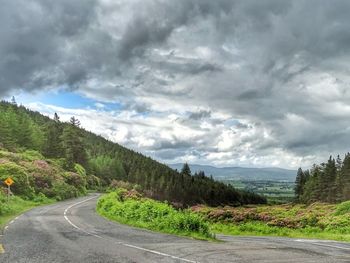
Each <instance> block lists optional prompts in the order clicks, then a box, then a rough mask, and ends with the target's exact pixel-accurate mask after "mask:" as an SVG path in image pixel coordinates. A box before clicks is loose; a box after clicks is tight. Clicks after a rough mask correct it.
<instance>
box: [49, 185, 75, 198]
mask: <svg viewBox="0 0 350 263" xmlns="http://www.w3.org/2000/svg"><path fill="white" fill-rule="evenodd" d="M52 194H53V196H52V197H55V198H56V199H57V200H58V201H60V200H64V199H68V198H72V197H78V196H79V191H78V189H76V188H75V187H74V186H73V185H69V184H67V183H65V182H55V183H54V184H53V188H52Z"/></svg>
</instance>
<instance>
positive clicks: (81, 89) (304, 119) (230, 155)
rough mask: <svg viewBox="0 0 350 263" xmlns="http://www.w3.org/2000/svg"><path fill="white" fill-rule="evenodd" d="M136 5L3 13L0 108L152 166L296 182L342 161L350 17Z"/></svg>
mask: <svg viewBox="0 0 350 263" xmlns="http://www.w3.org/2000/svg"><path fill="white" fill-rule="evenodd" d="M139 4H140V1H137V0H135V1H119V2H118V1H116V2H111V1H103V0H96V1H74V2H69V1H62V2H61V1H60V2H52V3H51V2H43V1H33V2H26V1H10V2H4V3H3V8H2V9H1V10H0V14H1V15H0V22H1V23H0V32H1V34H2V43H1V44H0V54H1V55H2V57H3V58H4V59H3V60H2V61H1V62H0V76H1V78H0V87H1V88H0V99H9V98H11V97H12V96H15V97H16V99H17V101H18V103H19V104H23V105H24V106H26V107H28V108H29V109H31V110H35V111H39V112H40V113H42V114H44V115H48V116H50V117H51V118H52V115H53V113H54V112H57V113H58V115H59V116H60V117H61V118H62V120H63V121H67V120H68V118H70V117H71V116H75V117H77V118H78V119H79V120H80V121H81V124H82V127H84V128H85V129H87V130H89V131H91V132H94V133H96V134H99V135H101V136H103V137H105V138H107V139H109V140H111V141H113V142H116V143H119V144H121V145H123V146H125V147H127V148H130V149H133V150H136V151H139V152H141V153H143V154H145V155H147V156H150V157H152V158H154V159H155V160H157V161H160V162H162V163H169V162H173V163H184V162H188V163H200V164H206V165H211V166H217V167H223V166H229V167H232V166H237V167H247V168H259V167H278V168H283V169H297V168H298V167H303V168H305V167H311V166H312V164H314V163H320V162H323V161H324V160H326V159H327V158H328V157H329V156H330V155H332V156H334V157H335V156H337V155H338V154H339V155H340V156H343V155H344V154H345V153H346V152H348V151H349V150H348V149H349V136H350V127H349V125H348V124H347V123H348V121H347V120H348V119H349V117H350V93H349V85H348V83H349V76H348V73H347V67H346V66H345V65H347V63H348V58H349V55H350V52H349V47H350V45H349V44H350V42H349V39H350V37H349V34H350V33H349V32H348V30H347V26H348V25H349V22H350V18H349V17H348V16H347V15H344V11H343V10H348V9H349V8H350V3H348V2H342V1H340V2H337V3H324V4H322V5H315V4H312V3H311V4H310V2H309V1H298V2H293V3H289V2H280V1H264V2H261V3H259V4H256V3H255V2H254V1H252V2H250V1H246V2H245V1H237V2H236V1H215V2H212V1H193V2H192V3H190V2H186V1H176V2H169V1H158V2H154V1H151V0H147V1H144V2H143V3H142V4H143V6H144V8H142V9H140V8H138V6H139ZM18 10H21V11H20V12H19V11H18ZM150 13H151V14H153V15H152V16H150V15H149V14H150ZM43 21H45V23H43ZM314 43H320V44H318V45H315V44H314Z"/></svg>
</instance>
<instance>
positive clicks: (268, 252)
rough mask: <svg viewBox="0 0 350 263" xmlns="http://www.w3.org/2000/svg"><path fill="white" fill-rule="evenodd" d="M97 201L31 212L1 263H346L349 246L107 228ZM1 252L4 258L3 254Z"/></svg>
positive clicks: (9, 233)
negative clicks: (201, 238)
mask: <svg viewBox="0 0 350 263" xmlns="http://www.w3.org/2000/svg"><path fill="white" fill-rule="evenodd" d="M96 199H97V195H90V196H88V197H84V198H79V199H75V200H69V201H65V202H60V203H56V204H54V205H49V206H45V207H39V208H35V209H33V210H31V211H29V212H27V213H25V214H23V215H21V216H20V217H18V218H17V219H15V220H13V221H12V223H10V224H9V225H8V227H7V229H6V230H5V231H4V233H3V236H0V244H2V246H3V248H4V251H2V249H1V245H0V262H6V263H7V262H9V263H14V262H44V263H51V262H77V263H80V262H142V263H146V262H249V263H250V262H268V263H271V262H317V263H322V262H350V244H346V243H340V242H332V241H317V240H301V239H300V240H298V239H287V238H272V237H231V236H219V238H220V239H222V240H224V242H206V241H198V240H192V239H188V238H181V237H177V236H172V235H167V234H159V233H154V232H151V231H147V230H141V229H138V228H133V227H129V226H125V225H120V224H117V223H113V222H110V221H108V220H106V219H104V218H101V217H100V216H98V215H97V214H96V212H95V204H96ZM2 252H3V253H2Z"/></svg>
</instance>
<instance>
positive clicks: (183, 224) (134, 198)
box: [97, 189, 214, 240]
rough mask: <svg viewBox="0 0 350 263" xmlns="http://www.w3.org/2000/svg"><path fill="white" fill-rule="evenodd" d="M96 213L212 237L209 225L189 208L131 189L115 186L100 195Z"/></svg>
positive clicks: (143, 225)
mask: <svg viewBox="0 0 350 263" xmlns="http://www.w3.org/2000/svg"><path fill="white" fill-rule="evenodd" d="M97 212H98V213H99V214H100V215H102V216H103V217H106V218H108V219H110V220H113V221H116V222H119V223H123V224H128V225H131V226H136V227H141V228H145V229H149V230H154V231H158V232H163V233H169V234H175V235H180V236H187V237H193V238H197V239H205V240H213V239H214V237H213V235H212V234H211V232H210V230H209V224H208V223H207V222H205V220H204V219H203V218H202V216H201V215H199V214H196V213H193V212H192V211H190V210H176V209H174V208H173V207H172V206H171V205H169V204H167V203H165V202H159V201H155V200H152V199H149V198H144V197H142V196H141V195H140V194H139V193H138V192H136V191H135V190H130V191H127V190H125V189H117V190H116V191H113V192H111V193H109V194H106V195H103V196H102V197H100V199H99V200H98V203H97Z"/></svg>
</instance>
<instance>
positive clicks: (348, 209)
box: [334, 201, 350, 216]
mask: <svg viewBox="0 0 350 263" xmlns="http://www.w3.org/2000/svg"><path fill="white" fill-rule="evenodd" d="M348 213H350V201H346V202H343V203H341V204H339V205H337V210H336V212H335V213H334V215H336V216H340V215H345V214H348Z"/></svg>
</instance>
